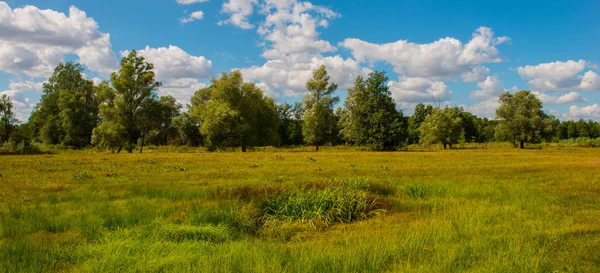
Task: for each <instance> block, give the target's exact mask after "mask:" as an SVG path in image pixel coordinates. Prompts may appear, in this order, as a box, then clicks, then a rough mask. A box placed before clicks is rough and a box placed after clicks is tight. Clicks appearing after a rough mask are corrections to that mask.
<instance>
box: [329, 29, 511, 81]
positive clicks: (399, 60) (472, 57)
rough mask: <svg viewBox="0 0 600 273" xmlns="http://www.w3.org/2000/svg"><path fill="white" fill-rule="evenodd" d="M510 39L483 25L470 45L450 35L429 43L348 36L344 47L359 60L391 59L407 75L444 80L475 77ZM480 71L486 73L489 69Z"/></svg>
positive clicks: (497, 58)
mask: <svg viewBox="0 0 600 273" xmlns="http://www.w3.org/2000/svg"><path fill="white" fill-rule="evenodd" d="M507 41H509V38H508V37H505V36H502V37H495V36H494V32H493V31H492V30H491V29H490V28H487V27H480V28H478V29H477V30H476V31H475V32H474V33H473V37H472V39H471V41H469V42H468V43H467V44H463V43H462V42H461V41H459V40H457V39H455V38H450V37H447V38H443V39H439V40H437V41H435V42H432V43H428V44H417V43H412V42H409V41H406V40H400V41H396V42H392V43H387V44H374V43H369V42H365V41H362V40H359V39H356V38H348V39H346V40H344V41H343V42H341V43H340V46H343V47H345V48H348V49H350V50H351V51H352V56H353V57H354V58H355V59H356V60H357V61H360V62H374V61H384V62H387V63H389V64H391V65H393V66H394V71H395V72H397V73H398V74H401V75H402V76H404V77H420V78H429V79H434V80H440V79H447V78H450V77H453V76H455V75H460V74H466V77H467V79H468V80H472V79H473V78H475V77H472V76H473V75H470V74H469V73H473V71H474V70H477V68H476V67H478V66H480V65H481V64H484V63H495V62H500V61H501V60H502V59H501V58H500V56H499V53H498V49H497V48H496V46H497V45H500V44H503V43H505V42H507ZM479 69H480V70H481V68H479ZM478 72H479V73H481V72H485V69H483V71H478ZM488 73H489V72H488Z"/></svg>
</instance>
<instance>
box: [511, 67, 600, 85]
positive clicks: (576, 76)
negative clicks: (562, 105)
mask: <svg viewBox="0 0 600 273" xmlns="http://www.w3.org/2000/svg"><path fill="white" fill-rule="evenodd" d="M586 66H590V64H589V63H588V62H586V61H584V60H579V61H573V60H569V61H566V62H560V61H556V62H551V63H541V64H538V65H534V66H530V65H528V66H524V67H519V68H517V72H518V73H519V75H520V76H521V77H522V78H523V79H526V80H529V82H528V84H529V86H530V87H531V88H533V89H538V90H548V91H565V90H578V91H600V76H598V74H596V73H595V72H593V71H592V70H588V71H587V72H586V73H585V74H584V75H581V72H583V71H584V70H585V68H586Z"/></svg>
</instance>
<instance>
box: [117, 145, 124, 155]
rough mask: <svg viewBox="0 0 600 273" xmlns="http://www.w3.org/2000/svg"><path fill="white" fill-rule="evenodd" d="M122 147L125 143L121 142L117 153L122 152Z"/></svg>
mask: <svg viewBox="0 0 600 273" xmlns="http://www.w3.org/2000/svg"><path fill="white" fill-rule="evenodd" d="M121 149H123V143H121V145H119V150H118V151H117V154H118V153H120V152H121Z"/></svg>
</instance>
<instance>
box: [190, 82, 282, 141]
mask: <svg viewBox="0 0 600 273" xmlns="http://www.w3.org/2000/svg"><path fill="white" fill-rule="evenodd" d="M190 112H191V115H192V116H193V117H194V118H197V119H198V120H199V121H200V124H201V125H200V133H201V134H202V135H203V137H204V143H205V145H206V146H207V147H208V148H209V149H214V148H222V147H237V146H241V147H242V151H243V152H245V151H246V148H247V147H248V146H261V145H278V144H279V135H278V132H277V130H278V126H279V118H278V116H277V111H276V110H275V103H274V101H273V99H271V98H267V97H265V96H264V94H263V92H262V90H260V89H259V88H258V87H257V86H256V85H255V84H254V83H244V82H243V78H242V73H240V72H239V71H233V72H231V73H230V74H229V75H228V74H226V73H223V74H222V75H221V77H220V78H214V79H212V84H211V85H210V86H209V87H207V88H204V89H200V90H198V91H197V92H196V93H195V94H194V97H192V108H191V111H190Z"/></svg>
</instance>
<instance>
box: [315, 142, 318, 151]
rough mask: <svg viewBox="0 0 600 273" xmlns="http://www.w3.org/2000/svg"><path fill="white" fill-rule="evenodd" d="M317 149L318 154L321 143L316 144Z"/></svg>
mask: <svg viewBox="0 0 600 273" xmlns="http://www.w3.org/2000/svg"><path fill="white" fill-rule="evenodd" d="M315 148H316V150H317V152H318V151H319V143H317V144H315Z"/></svg>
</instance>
